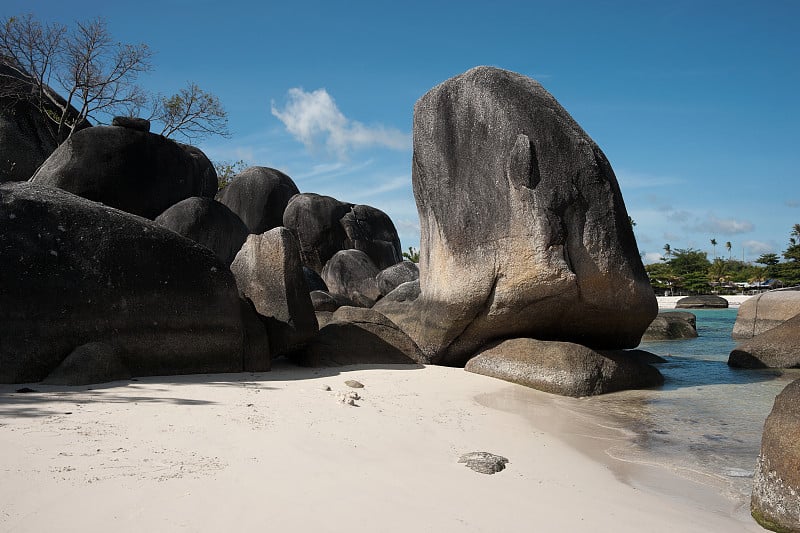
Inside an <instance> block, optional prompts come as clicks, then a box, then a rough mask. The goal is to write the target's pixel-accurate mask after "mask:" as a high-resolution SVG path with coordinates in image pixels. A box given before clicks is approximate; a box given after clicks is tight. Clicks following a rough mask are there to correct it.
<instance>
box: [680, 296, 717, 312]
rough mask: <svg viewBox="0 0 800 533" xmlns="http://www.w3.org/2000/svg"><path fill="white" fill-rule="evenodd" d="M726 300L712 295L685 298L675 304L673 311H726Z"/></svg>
mask: <svg viewBox="0 0 800 533" xmlns="http://www.w3.org/2000/svg"><path fill="white" fill-rule="evenodd" d="M727 308H728V300H726V299H725V298H723V297H722V296H716V295H714V294H700V295H697V296H687V297H685V298H681V299H680V300H678V301H677V302H675V309H727Z"/></svg>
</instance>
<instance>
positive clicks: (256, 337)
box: [239, 299, 272, 372]
mask: <svg viewBox="0 0 800 533" xmlns="http://www.w3.org/2000/svg"><path fill="white" fill-rule="evenodd" d="M239 303H240V305H241V310H242V325H243V326H244V347H243V357H242V370H244V371H245V372H267V371H269V370H270V369H271V367H272V357H271V353H270V347H269V335H268V328H269V327H268V324H267V323H266V321H265V320H263V319H262V317H261V315H259V314H258V312H257V311H256V308H255V306H254V305H253V302H252V301H250V300H248V299H242V300H240V302H239Z"/></svg>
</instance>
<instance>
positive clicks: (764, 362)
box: [728, 315, 800, 368]
mask: <svg viewBox="0 0 800 533" xmlns="http://www.w3.org/2000/svg"><path fill="white" fill-rule="evenodd" d="M728 364H729V365H730V366H733V367H737V368H800V315H796V316H794V317H792V318H790V319H789V320H787V321H786V322H783V323H781V324H780V325H778V326H776V327H774V328H772V329H769V330H767V331H765V332H763V333H761V334H760V335H758V336H756V337H753V338H752V339H747V340H745V341H743V342H742V343H741V344H739V345H738V346H736V348H734V350H733V351H732V352H731V354H730V357H728Z"/></svg>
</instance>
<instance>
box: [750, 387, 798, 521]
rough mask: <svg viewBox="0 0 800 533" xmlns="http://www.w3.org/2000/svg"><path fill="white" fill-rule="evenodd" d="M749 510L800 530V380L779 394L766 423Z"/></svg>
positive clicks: (766, 518) (758, 517)
mask: <svg viewBox="0 0 800 533" xmlns="http://www.w3.org/2000/svg"><path fill="white" fill-rule="evenodd" d="M750 512H751V513H752V515H753V518H755V519H756V521H758V523H759V524H761V525H762V526H764V527H765V528H767V529H771V530H773V531H787V532H788V531H800V380H795V381H793V382H792V383H790V384H789V385H788V386H787V387H786V388H785V389H783V392H781V393H780V394H779V395H778V397H777V398H775V405H774V406H773V407H772V412H771V413H770V415H769V417H767V421H766V423H765V424H764V434H763V436H762V438H761V453H760V454H759V456H758V460H757V461H756V472H755V476H754V478H753V495H752V498H751V500H750Z"/></svg>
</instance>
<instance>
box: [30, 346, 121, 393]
mask: <svg viewBox="0 0 800 533" xmlns="http://www.w3.org/2000/svg"><path fill="white" fill-rule="evenodd" d="M131 377H132V376H131V373H130V370H128V369H127V367H126V366H125V363H124V362H123V357H122V355H121V354H120V350H119V349H118V348H116V347H115V346H112V345H110V344H107V343H105V342H90V343H87V344H83V345H81V346H78V347H77V348H75V349H74V350H73V351H72V353H70V354H69V355H68V356H67V357H66V358H65V359H64V360H63V361H61V364H59V365H58V366H57V367H56V368H55V369H54V370H53V371H52V372H50V374H48V376H47V377H46V378H44V379H43V380H42V382H43V383H46V384H48V385H69V386H76V385H90V384H92V383H107V382H109V381H118V380H122V379H129V378H131Z"/></svg>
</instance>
